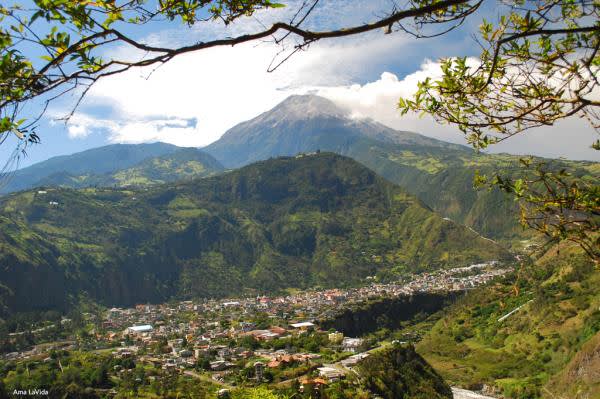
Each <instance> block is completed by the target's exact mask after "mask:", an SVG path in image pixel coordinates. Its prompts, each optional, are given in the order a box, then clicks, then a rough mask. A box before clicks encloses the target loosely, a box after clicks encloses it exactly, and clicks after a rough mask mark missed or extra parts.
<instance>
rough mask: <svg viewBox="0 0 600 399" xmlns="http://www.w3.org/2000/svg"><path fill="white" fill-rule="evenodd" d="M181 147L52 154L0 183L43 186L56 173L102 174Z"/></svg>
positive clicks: (5, 188)
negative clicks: (57, 155) (43, 182)
mask: <svg viewBox="0 0 600 399" xmlns="http://www.w3.org/2000/svg"><path fill="white" fill-rule="evenodd" d="M178 149H180V148H179V147H177V146H174V145H170V144H165V143H152V144H113V145H107V146H104V147H99V148H93V149H91V150H86V151H82V152H78V153H75V154H72V155H64V156H59V157H54V158H50V159H48V160H47V161H43V162H39V163H37V164H35V165H32V166H29V167H27V168H23V169H20V170H17V171H15V172H13V173H11V176H10V179H8V181H7V183H6V184H3V185H1V186H0V194H6V193H11V192H14V191H19V190H25V189H29V188H32V187H36V186H40V185H41V184H40V182H41V181H43V180H44V179H46V178H48V177H49V176H52V175H56V174H65V175H71V176H80V175H87V174H97V175H101V174H105V173H110V172H114V171H117V170H119V169H126V168H129V167H132V166H133V165H135V164H137V163H139V162H141V161H143V160H145V159H148V158H152V157H159V156H163V155H166V154H170V153H173V152H175V151H177V150H178ZM3 180H5V179H3Z"/></svg>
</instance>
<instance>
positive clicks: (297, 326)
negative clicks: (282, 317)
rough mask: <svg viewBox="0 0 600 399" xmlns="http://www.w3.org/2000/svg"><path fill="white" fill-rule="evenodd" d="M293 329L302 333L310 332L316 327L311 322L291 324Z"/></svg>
mask: <svg viewBox="0 0 600 399" xmlns="http://www.w3.org/2000/svg"><path fill="white" fill-rule="evenodd" d="M290 326H292V327H293V328H295V329H296V330H300V331H309V330H313V329H314V328H315V325H314V324H313V323H311V322H310V321H303V322H301V323H292V324H290Z"/></svg>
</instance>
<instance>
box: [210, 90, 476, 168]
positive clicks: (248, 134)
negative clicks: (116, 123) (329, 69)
mask: <svg viewBox="0 0 600 399" xmlns="http://www.w3.org/2000/svg"><path fill="white" fill-rule="evenodd" d="M365 138H368V139H373V140H378V141H380V142H383V143H387V144H397V145H408V146H423V147H431V148H449V149H453V150H456V151H459V152H462V151H464V152H467V151H469V149H468V148H466V147H463V146H459V145H456V144H450V143H446V142H444V141H440V140H435V139H432V138H429V137H426V136H422V135H420V134H417V133H412V132H403V131H397V130H394V129H391V128H389V127H387V126H384V125H382V124H381V123H378V122H375V121H373V120H371V119H353V118H352V117H351V115H350V113H349V112H348V111H346V110H344V109H342V108H340V107H338V106H337V105H335V104H334V103H333V102H332V101H330V100H327V99H325V98H323V97H319V96H314V95H295V96H291V97H288V98H287V99H286V100H284V101H283V102H282V103H280V104H279V105H277V106H276V107H275V108H273V109H272V110H270V111H267V112H265V113H263V114H261V115H259V116H258V117H256V118H254V119H252V120H249V121H247V122H242V123H240V124H238V125H237V126H234V127H233V128H231V129H230V130H228V131H227V132H226V133H225V134H224V135H223V137H221V138H220V139H219V140H217V141H216V142H214V143H212V144H210V145H209V146H207V147H205V148H204V150H205V151H206V152H208V153H209V154H211V155H213V156H214V157H215V158H216V159H218V160H219V161H220V162H221V163H223V165H225V166H226V167H229V168H237V167H240V166H244V165H247V164H249V163H252V162H255V161H260V160H264V159H268V158H271V157H278V156H291V155H296V154H298V153H300V152H312V151H316V150H317V149H322V150H326V151H335V152H339V153H343V152H345V151H347V150H348V149H349V148H351V147H352V146H354V145H356V144H358V143H359V142H360V141H361V140H362V139H365Z"/></svg>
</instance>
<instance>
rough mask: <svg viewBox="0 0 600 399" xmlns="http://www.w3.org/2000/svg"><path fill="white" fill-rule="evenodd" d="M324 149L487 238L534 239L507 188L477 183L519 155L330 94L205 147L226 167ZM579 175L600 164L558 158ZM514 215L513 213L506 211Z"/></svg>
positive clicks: (512, 166) (595, 172)
mask: <svg viewBox="0 0 600 399" xmlns="http://www.w3.org/2000/svg"><path fill="white" fill-rule="evenodd" d="M317 149H321V150H324V151H332V152H336V153H338V154H342V155H346V156H349V157H351V158H353V159H355V160H357V161H359V162H361V163H363V164H364V165H366V166H367V167H369V168H371V169H372V170H374V171H375V172H376V173H378V174H379V175H380V176H383V177H385V178H386V179H388V180H390V181H392V182H394V183H396V184H398V185H400V186H401V187H404V188H405V189H406V190H407V191H408V192H410V193H411V194H413V195H415V196H417V197H418V198H419V199H420V200H422V201H423V202H424V203H426V204H427V205H428V206H430V207H431V208H433V209H434V210H435V211H436V212H438V213H440V214H441V215H443V216H446V217H449V218H451V219H453V220H455V221H457V222H459V223H462V224H465V225H467V226H470V227H472V228H473V229H475V230H476V231H478V232H479V233H481V234H483V235H484V236H486V237H490V238H493V239H498V240H503V241H505V242H510V243H514V242H515V241H517V242H518V241H519V240H522V239H527V238H530V236H531V232H529V231H524V230H523V228H522V227H521V226H520V225H519V221H518V207H517V205H516V203H515V202H514V201H512V199H510V198H508V197H507V196H506V195H505V194H503V193H502V192H501V191H500V190H498V189H495V190H491V191H488V190H479V191H477V190H475V189H474V188H473V185H474V184H473V183H474V176H475V171H477V170H478V171H479V172H480V173H481V174H482V175H486V174H489V175H493V174H495V173H496V172H498V171H502V172H503V173H504V174H506V173H508V175H511V174H513V173H517V172H519V171H520V170H521V165H520V163H519V157H518V156H514V155H507V154H498V155H490V154H483V153H479V154H478V153H476V152H474V151H472V150H471V149H469V148H467V147H463V146H459V145H456V144H450V143H446V142H443V141H439V140H434V139H431V138H428V137H425V136H421V135H418V134H415V133H410V132H402V131H396V130H393V129H390V128H387V127H385V126H383V125H381V124H378V123H375V122H373V121H371V120H356V119H352V118H350V117H349V115H348V114H347V113H345V112H344V110H342V109H340V108H338V107H337V106H336V105H334V104H333V103H332V102H331V101H329V100H326V99H324V98H319V97H315V96H293V97H290V98H288V99H287V100H285V101H284V102H283V103H282V104H280V105H278V106H277V107H275V108H274V109H272V110H271V111H269V112H266V113H264V114H262V115H260V116H258V117H257V118H255V119H253V120H250V121H248V122H244V123H242V124H240V125H238V126H235V127H234V128H232V129H230V130H229V131H228V132H227V133H225V135H223V137H222V138H221V139H220V140H218V141H217V142H215V143H213V144H211V145H209V146H208V147H206V148H205V150H206V151H207V152H208V153H210V154H212V155H213V156H214V157H215V158H217V159H218V160H219V161H220V162H222V163H223V164H224V165H225V166H227V167H237V166H242V165H245V164H247V163H250V162H254V161H257V160H262V159H267V158H270V157H276V156H282V155H294V154H296V153H298V152H310V151H316V150H317ZM553 163H555V165H556V166H555V167H556V168H565V169H566V170H568V171H570V172H571V173H573V174H574V175H575V176H578V177H583V178H584V179H587V180H591V179H594V176H596V177H595V178H596V179H597V176H599V175H600V169H599V166H598V164H597V163H593V162H573V161H564V160H561V161H554V162H553ZM507 216H510V217H507Z"/></svg>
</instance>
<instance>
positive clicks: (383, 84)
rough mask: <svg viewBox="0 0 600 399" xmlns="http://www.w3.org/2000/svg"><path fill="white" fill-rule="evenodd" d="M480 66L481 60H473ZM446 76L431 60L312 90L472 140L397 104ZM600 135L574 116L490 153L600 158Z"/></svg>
mask: <svg viewBox="0 0 600 399" xmlns="http://www.w3.org/2000/svg"><path fill="white" fill-rule="evenodd" d="M468 62H469V63H471V64H472V65H475V64H476V63H477V60H476V59H469V60H468ZM440 76H441V68H440V64H439V63H438V62H433V61H430V60H426V61H425V62H424V63H423V64H422V65H421V68H420V69H419V70H418V71H416V72H414V73H411V74H408V75H406V76H405V77H404V78H402V79H399V78H398V76H396V75H395V74H393V73H390V72H383V73H382V74H381V77H380V78H379V79H378V80H376V81H373V82H369V83H366V84H363V85H357V84H355V85H349V86H334V87H313V88H311V89H310V90H309V91H311V92H313V93H316V94H319V95H321V96H323V97H327V98H329V99H331V100H332V101H335V102H336V103H338V104H340V105H343V106H345V107H346V108H348V109H350V110H351V111H352V113H353V115H355V116H357V117H370V118H373V119H374V120H376V121H378V122H381V123H383V124H385V125H387V126H390V127H393V128H395V129H398V130H409V131H414V132H418V133H421V134H424V135H427V136H430V137H434V138H437V139H440V140H444V141H449V142H454V143H459V144H466V140H465V139H464V136H463V135H462V133H461V132H460V131H459V130H458V129H457V128H455V127H453V126H450V125H442V124H439V123H437V122H436V121H435V120H433V118H431V117H429V116H425V117H419V116H417V115H415V114H408V115H404V116H402V115H400V113H399V112H398V110H397V103H398V99H399V98H400V97H410V96H411V95H412V94H413V93H415V92H416V90H417V82H419V81H421V80H423V79H425V78H427V77H431V78H433V79H435V78H439V77H440ZM597 139H598V134H597V133H596V132H595V130H594V129H593V128H592V127H591V126H590V125H589V123H588V122H587V121H586V120H584V119H582V118H580V117H570V118H567V119H564V120H561V121H559V122H558V123H556V124H555V125H553V126H543V127H538V128H534V129H530V130H528V131H525V132H523V133H521V134H519V135H516V136H513V137H511V138H509V139H506V140H505V141H503V142H502V143H499V144H496V145H494V146H491V147H490V148H489V152H492V153H500V152H507V153H511V154H518V155H539V156H544V157H549V158H559V157H566V158H570V159H581V160H595V161H600V153H599V152H598V151H596V150H593V149H592V148H591V144H592V143H593V142H594V141H595V140H597Z"/></svg>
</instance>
